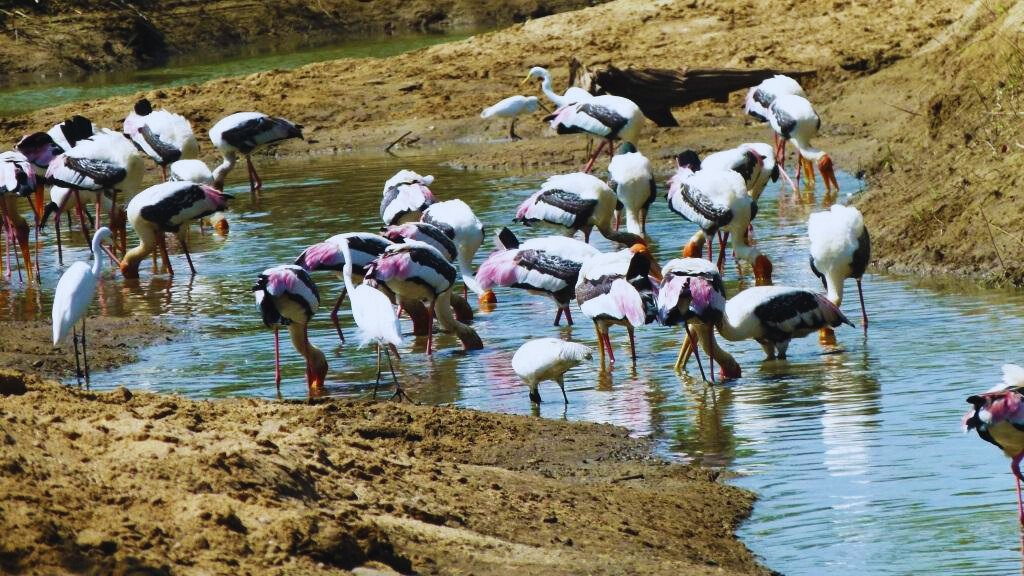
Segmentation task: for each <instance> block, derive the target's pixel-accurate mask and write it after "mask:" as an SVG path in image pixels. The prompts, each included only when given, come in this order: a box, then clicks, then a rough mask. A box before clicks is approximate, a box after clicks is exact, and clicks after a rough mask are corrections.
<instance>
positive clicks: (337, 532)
mask: <svg viewBox="0 0 1024 576" xmlns="http://www.w3.org/2000/svg"><path fill="white" fill-rule="evenodd" d="M18 378H22V377H21V376H17V375H15V374H13V373H9V372H7V373H4V374H2V375H0V381H4V382H7V381H9V380H12V379H18ZM25 383H26V384H27V393H25V394H23V395H5V396H0V470H3V474H0V493H2V494H4V498H3V499H0V531H2V532H3V534H4V538H3V539H2V543H0V570H3V571H5V572H19V571H22V570H30V571H33V572H62V571H73V572H97V573H111V572H114V573H126V572H132V573H141V572H136V571H138V570H143V571H145V573H149V574H169V573H195V572H203V573H205V572H211V573H228V572H231V573H246V572H250V573H273V574H281V573H303V574H310V573H345V571H347V570H351V569H354V568H356V567H360V566H367V567H372V568H375V569H379V570H381V572H382V573H392V572H391V570H394V571H398V572H402V573H410V572H416V573H426V574H434V573H436V574H440V573H445V574H452V573H478V574H479V573H486V574H514V573H516V574H522V573H545V574H579V573H588V574H622V573H642V574H679V573H686V574H703V573H709V574H710V573H715V574H749V573H766V572H765V571H764V570H763V569H762V568H760V567H759V566H758V565H757V564H756V562H755V560H754V558H753V557H752V556H751V554H750V553H749V551H747V550H746V548H745V547H744V546H743V545H742V544H740V543H739V542H738V541H737V540H736V539H735V538H734V537H733V530H734V528H735V526H736V524H737V522H738V521H739V520H740V519H742V518H743V517H745V516H746V514H747V513H748V512H749V510H750V506H751V504H752V496H751V495H750V494H749V493H747V492H744V491H742V490H739V489H737V488H734V487H730V486H727V485H724V484H721V483H719V482H718V481H717V476H716V473H714V472H711V471H708V470H705V469H700V468H697V467H688V466H682V465H668V464H665V463H663V462H660V461H657V460H654V459H652V458H651V457H650V446H649V445H648V444H647V443H645V442H644V441H641V440H636V439H631V438H629V437H628V436H627V434H626V432H625V430H623V429H620V428H615V427H612V426H606V425H597V424H582V423H572V424H570V423H565V422H557V421H550V420H543V419H539V418H528V417H517V416H505V415H499V414H485V413H478V412H473V411H469V410H457V409H450V408H431V407H418V406H410V405H399V404H395V403H389V402H380V403H364V402H345V401H317V402H310V403H302V402H285V403H282V402H267V401H260V400H250V399H234V400H217V401H206V402H196V401H190V400H185V399H182V398H177V397H168V396H158V395H154V394H145V393H131V392H128V391H127V390H125V389H119V390H117V391H114V392H110V393H102V394H97V393H90V392H85V391H79V390H75V389H69V388H64V387H61V386H59V385H56V384H53V383H48V382H43V381H41V380H39V379H38V378H36V377H27V378H25ZM5 389H7V390H9V389H10V387H5Z"/></svg>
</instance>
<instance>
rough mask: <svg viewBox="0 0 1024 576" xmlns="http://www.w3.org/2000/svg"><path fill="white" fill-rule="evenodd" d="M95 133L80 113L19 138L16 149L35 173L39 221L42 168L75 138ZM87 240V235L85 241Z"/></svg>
mask: <svg viewBox="0 0 1024 576" xmlns="http://www.w3.org/2000/svg"><path fill="white" fill-rule="evenodd" d="M94 133H95V131H94V129H93V125H92V122H91V121H90V120H89V119H88V118H86V117H84V116H72V117H71V118H69V119H67V120H65V121H64V122H61V123H60V124H56V125H54V126H53V127H52V128H50V130H49V131H48V132H35V133H33V134H29V135H27V136H25V137H24V138H22V139H21V140H20V141H19V142H18V144H17V146H16V148H17V150H18V151H19V152H21V153H22V154H24V155H25V157H26V158H28V161H29V162H31V163H32V166H33V167H34V168H35V172H36V195H35V206H34V209H35V213H36V216H38V217H39V218H40V221H37V224H41V219H42V215H43V212H44V207H43V182H44V181H45V180H46V169H47V168H48V167H49V166H50V162H52V161H53V159H54V158H56V157H57V156H60V155H61V154H63V153H64V152H66V151H68V150H70V149H72V148H73V147H74V146H75V145H76V144H78V142H79V141H81V140H84V139H86V138H89V137H90V136H92V135H93V134H94ZM88 241H89V238H88V236H87V237H86V242H88Z"/></svg>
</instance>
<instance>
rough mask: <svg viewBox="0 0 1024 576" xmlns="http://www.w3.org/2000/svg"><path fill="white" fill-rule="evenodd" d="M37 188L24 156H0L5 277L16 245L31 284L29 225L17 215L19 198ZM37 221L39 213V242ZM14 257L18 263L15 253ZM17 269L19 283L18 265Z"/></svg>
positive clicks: (33, 171)
mask: <svg viewBox="0 0 1024 576" xmlns="http://www.w3.org/2000/svg"><path fill="white" fill-rule="evenodd" d="M36 189H37V186H36V171H35V168H33V166H32V164H31V163H30V162H29V161H28V158H26V157H25V155H24V154H22V153H21V152H16V151H13V150H12V151H8V152H4V153H2V154H0V229H3V231H4V235H5V238H6V244H5V245H6V249H5V254H4V257H5V259H6V260H7V277H8V278H10V277H11V246H13V245H14V244H18V246H19V247H20V248H21V254H22V256H23V257H24V260H25V267H26V273H27V275H28V281H29V282H31V281H32V272H33V268H32V253H31V251H30V250H29V246H28V244H29V237H28V236H29V226H28V222H26V221H25V219H24V218H22V216H21V214H20V213H19V212H18V197H19V196H20V197H29V196H31V195H32V194H34V193H35V192H36ZM39 221H40V214H38V213H36V224H37V225H36V240H38V239H39V238H38V234H39V226H38V223H39ZM37 246H38V244H37ZM37 256H38V254H37ZM14 258H15V261H17V258H18V253H17V251H15V253H14ZM17 266H18V278H19V280H20V279H21V265H20V264H18V265H17Z"/></svg>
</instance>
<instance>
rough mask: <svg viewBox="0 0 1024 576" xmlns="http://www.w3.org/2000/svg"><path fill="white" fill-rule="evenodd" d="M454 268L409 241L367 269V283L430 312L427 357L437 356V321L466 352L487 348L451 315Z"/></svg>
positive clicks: (423, 245) (424, 246)
mask: <svg viewBox="0 0 1024 576" xmlns="http://www.w3.org/2000/svg"><path fill="white" fill-rule="evenodd" d="M456 273H457V271H456V269H455V266H454V265H453V264H452V263H451V262H449V261H448V260H447V259H446V258H445V257H444V256H443V255H442V254H441V253H440V252H438V251H437V249H436V248H434V247H433V246H430V245H429V244H426V243H424V242H418V241H416V240H406V241H405V242H404V243H402V244H393V245H391V246H388V248H387V250H385V251H384V253H383V254H381V255H380V257H379V258H377V259H376V260H374V261H373V262H371V263H370V264H369V266H367V269H366V276H365V280H364V282H365V281H366V280H372V281H373V282H375V283H376V284H384V285H386V286H387V287H388V289H389V290H391V292H393V293H394V294H395V296H397V297H398V300H399V303H402V305H403V307H405V308H408V306H406V305H405V304H404V302H405V301H409V302H422V303H424V304H425V305H426V309H427V315H428V317H427V325H428V326H429V329H428V330H427V354H428V355H429V354H433V352H434V331H433V324H434V318H435V317H436V318H437V320H438V323H440V324H441V327H442V328H443V329H444V330H446V331H449V332H454V333H455V335H456V337H458V339H459V340H460V341H461V342H462V346H463V349H464V350H480V349H481V348H483V347H484V345H483V342H482V341H481V340H480V336H479V335H478V334H477V333H476V330H474V329H473V328H472V327H470V326H467V325H466V324H463V323H462V322H459V321H458V320H456V318H455V316H454V314H453V312H452V303H451V298H452V286H453V285H454V283H455V276H456Z"/></svg>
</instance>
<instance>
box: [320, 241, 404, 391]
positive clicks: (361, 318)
mask: <svg viewBox="0 0 1024 576" xmlns="http://www.w3.org/2000/svg"><path fill="white" fill-rule="evenodd" d="M338 245H339V247H340V248H341V252H342V256H343V258H344V260H345V265H344V266H343V267H342V277H343V278H344V279H345V290H346V291H347V292H348V294H349V299H350V300H351V301H352V318H353V319H354V320H355V322H356V326H357V327H358V328H359V344H360V346H366V345H367V344H369V343H371V342H372V343H374V344H376V345H377V380H376V381H375V382H374V383H373V396H374V397H375V398H376V396H377V387H378V386H379V385H380V375H381V372H382V367H381V363H380V348H381V345H382V344H383V345H384V346H385V348H384V351H385V353H387V356H388V368H389V369H390V370H391V378H392V380H394V382H395V395H394V396H392V398H408V396H407V395H406V394H405V392H404V391H403V390H402V386H401V384H399V383H398V376H396V375H395V366H394V364H393V363H392V361H391V353H392V352H394V353H395V356H396V357H397V356H398V349H397V347H398V346H400V345H401V344H402V334H401V329H400V327H399V324H398V314H396V313H395V307H394V305H392V304H391V299H390V298H388V297H387V295H385V294H384V293H383V292H381V291H380V290H378V289H376V288H373V287H371V286H367V285H366V284H359V285H358V286H356V285H355V284H354V283H353V282H352V270H353V268H354V264H353V262H355V257H354V256H353V254H352V251H351V250H350V249H349V240H348V238H341V240H340V241H339V242H338ZM410 400H411V399H410Z"/></svg>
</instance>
